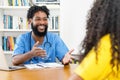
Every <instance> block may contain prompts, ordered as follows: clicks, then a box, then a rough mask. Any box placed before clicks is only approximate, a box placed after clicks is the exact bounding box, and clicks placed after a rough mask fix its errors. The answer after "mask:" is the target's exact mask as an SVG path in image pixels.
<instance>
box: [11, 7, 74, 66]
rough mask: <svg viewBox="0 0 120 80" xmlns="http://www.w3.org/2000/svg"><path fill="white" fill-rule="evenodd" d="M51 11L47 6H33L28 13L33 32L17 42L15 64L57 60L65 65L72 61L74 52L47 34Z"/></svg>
mask: <svg viewBox="0 0 120 80" xmlns="http://www.w3.org/2000/svg"><path fill="white" fill-rule="evenodd" d="M48 18H49V9H48V8H47V7H46V6H32V7H30V8H29V10H28V13H27V20H28V21H29V22H30V24H31V28H32V31H31V32H27V33H25V34H21V35H20V36H19V37H18V38H17V41H16V44H15V48H14V52H13V60H12V62H13V64H14V65H20V64H31V63H39V62H45V63H46V62H55V61H56V58H58V60H59V61H61V62H62V63H63V64H67V63H69V62H70V61H71V60H72V58H73V57H72V56H71V53H72V52H73V49H72V50H68V48H67V46H66V45H65V43H64V42H63V41H62V39H61V38H60V37H59V36H58V35H56V34H54V33H50V32H47V29H48Z"/></svg>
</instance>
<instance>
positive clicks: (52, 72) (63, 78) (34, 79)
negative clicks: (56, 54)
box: [0, 64, 77, 80]
mask: <svg viewBox="0 0 120 80" xmlns="http://www.w3.org/2000/svg"><path fill="white" fill-rule="evenodd" d="M76 67H77V64H70V65H66V66H64V67H63V68H42V69H32V70H30V69H22V70H16V71H0V80H68V78H69V77H70V75H71V74H72V73H73V70H74V69H75V68H76Z"/></svg>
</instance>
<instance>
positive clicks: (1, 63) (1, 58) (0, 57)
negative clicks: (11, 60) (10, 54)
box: [0, 46, 25, 71]
mask: <svg viewBox="0 0 120 80" xmlns="http://www.w3.org/2000/svg"><path fill="white" fill-rule="evenodd" d="M23 68H25V67H24V66H9V65H8V62H7V60H6V57H5V54H4V51H3V49H2V47H1V46H0V70H6V71H12V70H19V69H23Z"/></svg>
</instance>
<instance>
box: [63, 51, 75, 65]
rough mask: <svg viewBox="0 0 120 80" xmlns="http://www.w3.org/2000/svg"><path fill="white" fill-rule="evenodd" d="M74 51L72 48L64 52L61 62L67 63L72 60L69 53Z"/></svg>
mask: <svg viewBox="0 0 120 80" xmlns="http://www.w3.org/2000/svg"><path fill="white" fill-rule="evenodd" d="M73 51H74V49H71V50H69V51H68V52H67V53H66V54H65V56H64V58H63V60H62V63H63V64H67V63H69V62H72V59H74V57H73V56H72V55H71V53H72V52H73Z"/></svg>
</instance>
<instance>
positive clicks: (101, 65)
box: [75, 35, 120, 80]
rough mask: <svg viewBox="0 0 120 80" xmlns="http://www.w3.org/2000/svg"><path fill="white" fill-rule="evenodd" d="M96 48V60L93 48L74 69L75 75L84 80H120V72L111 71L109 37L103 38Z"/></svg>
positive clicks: (114, 69)
mask: <svg viewBox="0 0 120 80" xmlns="http://www.w3.org/2000/svg"><path fill="white" fill-rule="evenodd" d="M98 47H99V48H98V60H96V54H95V51H94V48H93V49H92V50H91V51H90V52H89V53H88V55H87V56H86V57H85V58H84V60H83V61H82V62H81V64H80V65H79V66H78V67H77V68H76V69H75V73H76V74H77V75H79V76H81V77H82V78H83V79H84V80H120V70H119V71H117V69H116V67H114V68H113V69H112V66H111V64H110V61H111V58H112V57H111V42H110V35H106V36H104V37H103V38H102V39H101V40H100V42H99V45H98ZM119 69H120V66H119ZM117 73H118V74H117Z"/></svg>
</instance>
